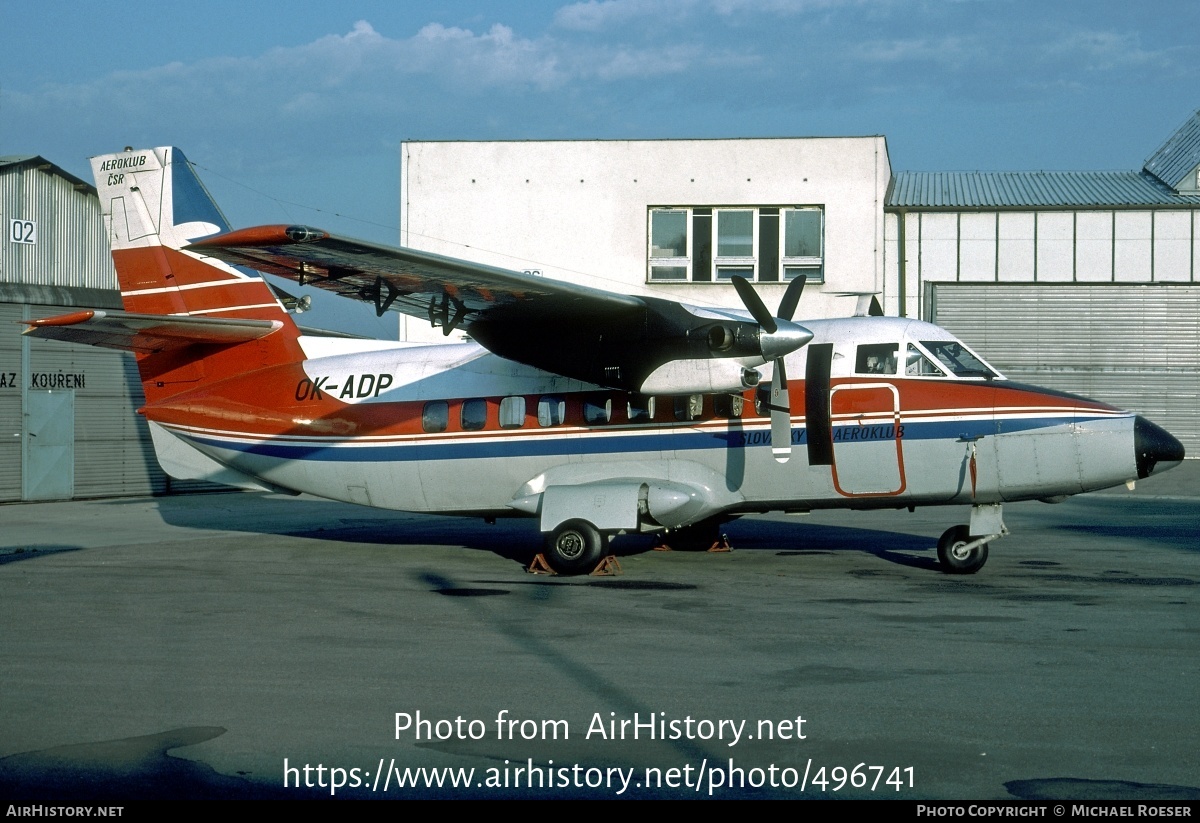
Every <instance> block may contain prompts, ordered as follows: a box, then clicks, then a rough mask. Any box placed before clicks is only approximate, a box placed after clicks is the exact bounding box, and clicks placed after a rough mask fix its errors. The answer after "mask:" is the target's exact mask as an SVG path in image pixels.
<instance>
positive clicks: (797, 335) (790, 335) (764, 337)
mask: <svg viewBox="0 0 1200 823" xmlns="http://www.w3.org/2000/svg"><path fill="white" fill-rule="evenodd" d="M776 322H777V324H778V329H776V330H775V331H774V332H772V333H769V334H768V333H767V331H766V330H765V329H764V330H763V331H762V332H761V333H760V334H759V337H758V345H759V349H760V351H761V352H762V356H763V359H764V360H774V359H775V358H777V357H783V356H784V355H785V354H791V353H792V352H794V351H796V349H798V348H800V347H801V346H803V345H804V344H805V343H807V342H808V341H809V340H812V338H813V333H812V332H811V331H809V330H808V329H806V328H804V326H801V325H800V324H799V323H793V322H792V321H790V320H777V321H776Z"/></svg>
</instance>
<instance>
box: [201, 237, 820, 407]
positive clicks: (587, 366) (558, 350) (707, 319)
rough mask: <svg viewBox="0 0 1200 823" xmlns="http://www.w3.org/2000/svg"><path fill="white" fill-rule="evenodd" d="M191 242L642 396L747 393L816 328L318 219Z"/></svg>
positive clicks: (505, 353)
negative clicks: (480, 259) (483, 260)
mask: <svg viewBox="0 0 1200 823" xmlns="http://www.w3.org/2000/svg"><path fill="white" fill-rule="evenodd" d="M184 248H185V250H186V251H190V252H192V253H195V254H201V255H206V256H209V257H215V258H217V259H218V260H223V261H225V262H227V263H230V264H232V265H240V266H247V267H249V268H252V269H257V270H258V271H261V272H265V273H267V274H273V275H277V276H279V277H285V278H288V279H290V280H294V281H296V282H297V283H299V284H300V285H304V286H316V287H318V288H322V289H326V290H328V291H332V292H334V293H335V294H340V295H342V296H343V297H350V298H353V299H357V300H363V301H366V302H368V303H372V304H374V306H375V311H376V312H377V313H378V314H380V315H382V314H383V313H384V312H385V311H388V310H393V311H399V312H403V313H404V314H408V315H411V316H413V317H420V318H427V319H428V320H429V322H430V323H431V324H432V325H434V326H440V327H441V328H442V329H443V332H444V333H446V334H449V333H450V332H451V331H453V330H455V329H460V328H461V329H462V330H463V331H465V332H466V333H467V334H469V335H470V336H471V337H472V338H473V339H474V340H475V341H477V342H478V343H479V344H480V345H482V346H484V347H485V348H487V349H488V350H489V351H491V352H493V353H495V354H497V355H500V356H501V357H505V358H508V359H510V360H515V361H517V362H519V363H524V364H526V365H529V366H533V367H535V368H539V369H543V370H545V371H549V372H553V373H555V374H561V375H564V376H566V377H572V378H575V379H578V380H583V381H585V382H588V383H593V384H595V385H599V386H605V387H608V388H614V389H621V390H625V391H631V392H642V393H646V394H655V393H666V394H687V393H693V392H726V391H732V392H740V391H742V390H744V389H745V388H748V387H751V386H754V385H756V384H757V382H758V377H759V375H758V373H757V372H754V371H753V369H754V368H755V367H756V366H759V365H762V364H763V363H765V362H768V361H769V360H774V359H776V358H778V357H781V356H782V354H783V353H784V349H786V351H793V350H795V349H797V348H799V347H800V346H801V345H803V344H804V342H807V340H808V339H809V337H811V336H812V335H811V334H810V333H809V332H808V331H807V330H806V329H803V328H802V327H800V326H796V325H794V324H791V323H790V322H786V323H784V325H786V326H787V329H786V330H785V329H780V330H779V332H780V333H779V334H776V329H777V327H778V324H777V323H776V319H775V318H772V317H771V316H770V313H769V312H768V311H767V309H766V307H765V306H762V305H761V300H759V299H758V298H757V297H754V298H753V299H754V302H755V303H756V306H757V309H758V314H754V313H753V312H750V313H747V312H731V311H711V310H705V309H696V308H694V307H690V306H685V305H684V304H682V303H678V302H675V301H673V300H665V299H662V298H655V297H635V296H633V295H628V294H617V293H614V292H608V291H604V290H602V289H596V288H590V287H588V286H581V285H577V284H574V283H565V282H562V281H559V280H552V279H548V278H544V277H535V276H533V275H529V274H524V273H522V272H516V271H510V270H508V269H501V268H497V267H494V266H485V265H482V264H479V263H473V262H471V261H467V260H457V259H455V258H452V257H444V256H442V255H438V254H431V253H429V252H423V251H417V250H416V249H407V248H396V247H389V246H381V245H376V244H374V243H367V242H364V241H361V240H352V239H349V238H344V237H336V236H334V235H331V234H329V233H327V232H324V231H321V230H320V229H314V228H310V227H308V226H284V225H276V226H259V227H257V228H250V229H240V230H238V231H231V232H225V233H222V234H217V235H213V236H212V237H206V238H204V239H202V240H198V241H196V242H194V243H192V244H190V245H188V246H185V247H184ZM800 285H801V286H802V285H803V283H800ZM744 288H746V289H749V290H750V291H751V292H752V291H753V289H752V288H750V287H749V286H748V285H747V286H746V287H744ZM739 293H741V292H740V291H739ZM797 296H798V294H797ZM752 315H753V316H752ZM772 341H774V342H772ZM781 346H782V347H783V348H780V347H781Z"/></svg>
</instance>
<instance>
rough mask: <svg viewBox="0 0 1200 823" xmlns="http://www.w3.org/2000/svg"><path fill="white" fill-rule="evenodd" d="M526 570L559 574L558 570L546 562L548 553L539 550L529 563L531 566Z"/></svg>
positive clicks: (531, 572)
mask: <svg viewBox="0 0 1200 823" xmlns="http://www.w3.org/2000/svg"><path fill="white" fill-rule="evenodd" d="M525 571H526V572H528V573H529V574H558V572H556V571H555V570H554V569H552V568H550V564H549V563H547V562H546V555H544V554H542V553H541V552H538V553H537V555H536V556H534V558H533V561H532V562H531V563H530V564H529V568H527V569H526V570H525Z"/></svg>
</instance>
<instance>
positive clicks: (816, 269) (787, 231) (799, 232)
mask: <svg viewBox="0 0 1200 823" xmlns="http://www.w3.org/2000/svg"><path fill="white" fill-rule="evenodd" d="M781 212H782V219H783V248H782V249H781V255H780V260H781V265H782V268H783V279H784V280H791V279H792V278H794V277H796V276H797V275H799V274H803V275H805V276H806V277H807V278H808V281H809V282H810V283H823V282H825V212H824V210H823V209H818V208H808V209H781Z"/></svg>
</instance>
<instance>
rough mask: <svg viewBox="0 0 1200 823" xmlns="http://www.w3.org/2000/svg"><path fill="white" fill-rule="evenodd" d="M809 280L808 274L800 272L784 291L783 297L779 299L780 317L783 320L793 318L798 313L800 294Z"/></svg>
mask: <svg viewBox="0 0 1200 823" xmlns="http://www.w3.org/2000/svg"><path fill="white" fill-rule="evenodd" d="M807 282H808V276H807V275H804V274H798V275H796V277H795V278H794V279H793V280H792V282H790V283H788V287H787V291H785V292H784V293H783V299H782V300H780V301H779V315H778V316H779V317H780V319H783V320H791V319H792V316H793V315H794V314H795V313H796V306H798V305H800V295H801V294H802V293H803V292H804V284H805V283H807Z"/></svg>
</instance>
